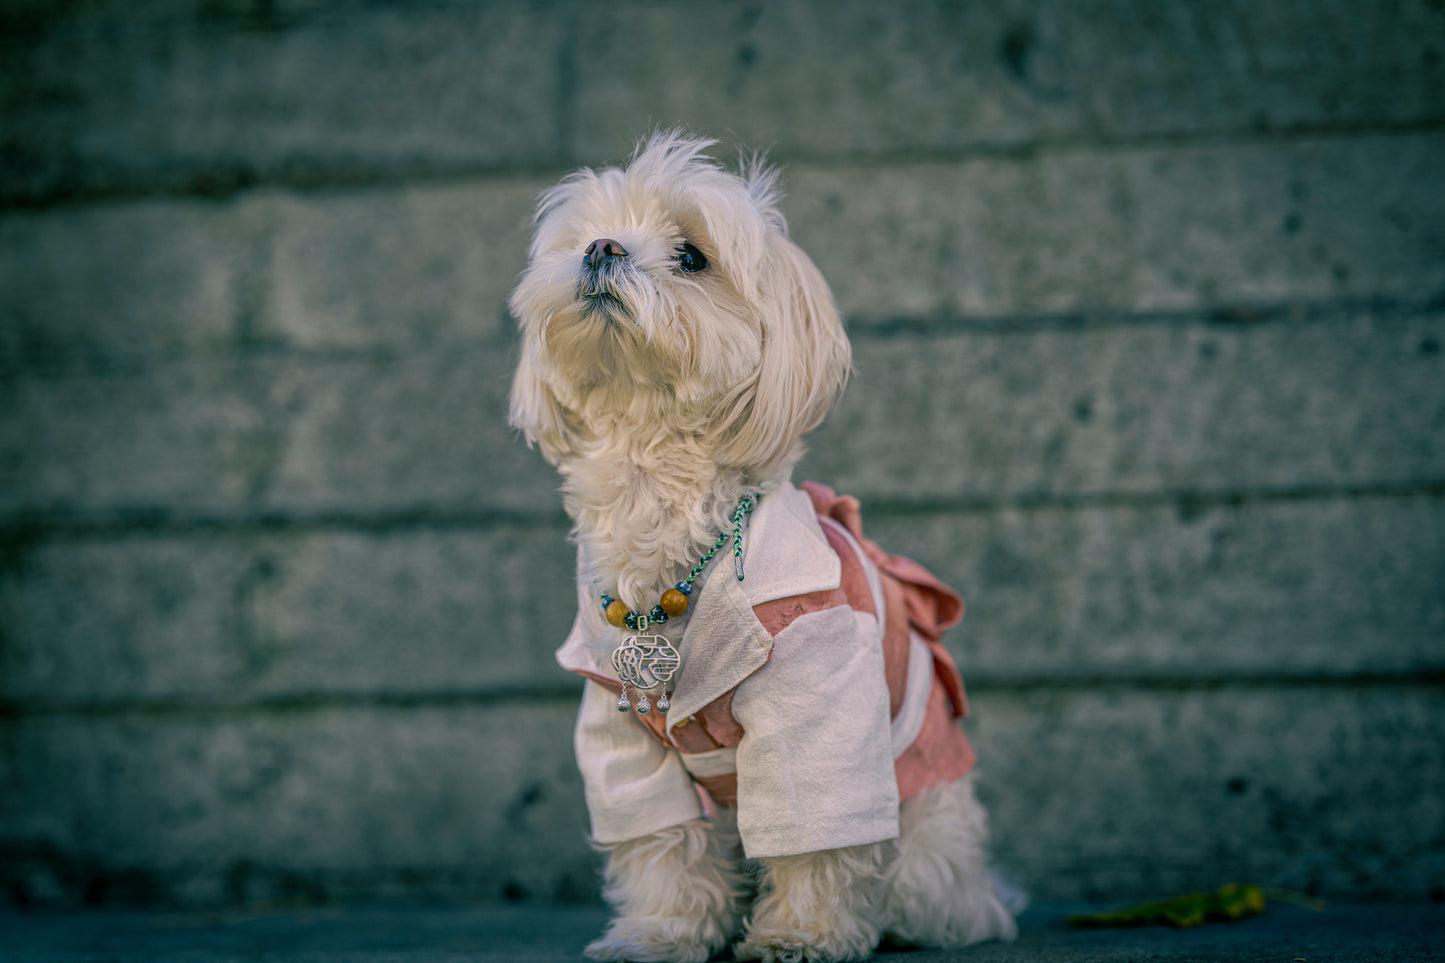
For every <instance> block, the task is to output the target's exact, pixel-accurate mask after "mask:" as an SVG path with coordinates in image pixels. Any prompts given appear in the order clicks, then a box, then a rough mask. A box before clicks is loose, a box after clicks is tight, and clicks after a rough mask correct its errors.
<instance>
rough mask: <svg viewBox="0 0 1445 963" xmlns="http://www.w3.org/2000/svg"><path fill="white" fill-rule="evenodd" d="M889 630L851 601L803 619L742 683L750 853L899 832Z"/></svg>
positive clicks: (856, 841) (788, 851) (741, 782)
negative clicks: (886, 643) (883, 637)
mask: <svg viewBox="0 0 1445 963" xmlns="http://www.w3.org/2000/svg"><path fill="white" fill-rule="evenodd" d="M880 631H881V629H880V626H879V624H878V620H877V619H875V618H874V617H873V616H872V615H871V614H868V613H865V612H855V611H854V610H853V609H852V608H850V607H848V606H839V607H837V608H830V609H824V610H822V611H818V612H810V613H808V614H806V615H802V616H799V617H798V618H797V619H795V620H793V622H792V623H790V624H789V625H788V626H787V627H786V628H784V629H783V630H782V631H781V632H779V633H778V635H777V637H776V638H775V639H774V642H773V653H772V658H771V659H770V660H769V662H768V664H767V665H766V666H764V667H763V668H762V669H759V670H758V671H757V672H755V673H753V675H751V676H749V677H748V678H747V679H746V680H745V681H744V682H743V683H742V684H741V685H740V686H738V689H737V692H736V694H735V695H734V697H733V704H732V709H733V715H734V717H735V718H736V719H737V720H738V722H739V723H741V724H742V727H743V730H744V735H743V737H742V741H741V742H740V743H739V744H738V755H737V767H738V829H739V832H740V833H741V835H742V839H743V846H744V849H745V851H746V853H747V855H748V856H749V857H754V858H755V857H759V856H786V855H792V854H795V853H806V852H814V851H817V850H821V849H835V848H837V847H840V846H856V845H861V844H864V843H874V842H878V841H880V840H884V839H892V838H894V837H896V836H897V835H898V781H897V777H896V776H895V774H894V768H893V750H892V740H891V738H890V724H889V705H888V683H887V680H886V678H885V675H884V668H883V650H882V646H881V644H880V641H879V633H880Z"/></svg>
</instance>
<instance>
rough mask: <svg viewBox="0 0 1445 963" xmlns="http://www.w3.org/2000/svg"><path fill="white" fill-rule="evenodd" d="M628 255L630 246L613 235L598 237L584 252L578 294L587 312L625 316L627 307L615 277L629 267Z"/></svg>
mask: <svg viewBox="0 0 1445 963" xmlns="http://www.w3.org/2000/svg"><path fill="white" fill-rule="evenodd" d="M627 256H628V255H627V248H625V247H623V246H622V245H621V244H620V243H619V242H617V241H615V240H613V239H612V238H610V237H599V238H598V239H597V240H595V241H593V242H592V243H591V244H589V245H587V250H585V251H583V252H582V272H581V276H580V277H579V278H578V282H577V297H578V298H579V299H580V300H581V301H582V302H583V304H584V305H585V306H586V311H587V313H588V314H600V315H602V316H603V317H604V318H606V319H607V320H609V321H615V320H621V319H622V318H624V317H626V315H627V310H626V307H625V306H624V305H623V303H622V299H621V298H619V297H618V296H617V290H616V287H615V280H616V278H617V275H618V274H620V273H622V272H624V271H625V270H626V269H627V268H628V267H629V263H628V260H627Z"/></svg>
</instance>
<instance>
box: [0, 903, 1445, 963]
mask: <svg viewBox="0 0 1445 963" xmlns="http://www.w3.org/2000/svg"><path fill="white" fill-rule="evenodd" d="M1078 908H1079V907H1078V906H1076V905H1066V904H1061V903H1048V904H1043V905H1040V906H1035V907H1032V908H1031V909H1029V910H1028V912H1027V913H1026V914H1025V915H1024V918H1023V933H1022V935H1021V936H1020V938H1019V940H1018V942H1016V943H1013V944H1010V945H997V944H995V945H987V946H982V947H974V948H973V949H970V950H965V951H956V952H944V951H913V952H908V953H901V952H896V951H893V952H887V953H883V954H880V956H879V958H880V959H888V960H897V961H898V963H941V961H945V960H969V961H973V963H1000V961H1016V960H1037V959H1042V958H1048V959H1049V960H1052V961H1065V963H1095V961H1123V960H1130V961H1133V960H1162V961H1186V960H1231V961H1269V963H1275V961H1283V963H1296V961H1307V963H1323V961H1364V960H1439V959H1445V904H1441V903H1434V904H1380V905H1372V906H1368V905H1362V906H1334V907H1330V908H1328V909H1326V910H1325V911H1323V912H1315V911H1312V910H1308V909H1303V908H1300V907H1295V906H1290V905H1277V904H1272V905H1271V906H1270V908H1269V909H1268V910H1267V911H1266V913H1265V914H1264V915H1263V916H1260V917H1256V918H1254V919H1250V920H1245V921H1242V922H1239V923H1230V924H1211V925H1209V926H1205V927H1202V928H1200V929H1196V930H1188V931H1176V930H1169V929H1164V928H1161V927H1150V928H1146V929H1135V930H1087V931H1081V930H1073V929H1070V928H1068V927H1067V926H1065V925H1064V922H1063V917H1064V916H1065V915H1066V914H1067V913H1068V912H1071V911H1074V910H1076V909H1078ZM603 919H604V915H603V911H602V910H600V909H595V908H566V909H541V908H535V907H525V908H520V907H519V908H510V907H490V908H484V909H479V908H460V907H435V906H422V907H411V908H402V907H385V908H369V909H368V908H356V909H346V910H320V911H308V912H298V913H266V914H249V915H247V914H239V913H237V914H189V915H186V914H163V913H143V912H135V911H124V910H118V911H90V912H35V913H13V912H12V913H6V914H0V960H3V961H17V963H62V961H63V963H80V961H87V963H89V961H95V963H100V961H106V963H129V961H140V960H145V961H162V963H181V961H185V963H220V961H229V960H267V961H285V963H302V961H305V963H330V961H338V960H348V961H349V960H363V961H372V963H382V961H385V963H403V961H404V963H414V961H423V960H425V961H459V960H468V961H478V963H480V961H504V960H505V961H513V960H518V961H520V960H526V961H538V963H553V961H558V963H560V961H564V960H566V961H571V960H579V959H581V953H580V951H581V948H582V946H583V945H584V944H585V942H586V941H587V940H588V939H589V938H590V937H591V936H592V935H594V934H595V933H596V932H597V930H598V929H599V927H600V926H601V924H602V922H603Z"/></svg>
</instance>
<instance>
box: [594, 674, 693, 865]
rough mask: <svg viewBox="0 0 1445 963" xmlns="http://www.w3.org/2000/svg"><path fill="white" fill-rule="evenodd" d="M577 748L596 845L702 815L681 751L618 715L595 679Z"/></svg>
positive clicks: (614, 701) (613, 702) (614, 703)
mask: <svg viewBox="0 0 1445 963" xmlns="http://www.w3.org/2000/svg"><path fill="white" fill-rule="evenodd" d="M629 715H630V714H629ZM574 744H575V747H576V750H577V767H578V768H579V769H580V770H581V771H582V783H583V786H584V787H585V789H586V795H587V811H588V813H589V815H590V816H591V818H592V839H593V842H596V843H602V844H610V843H620V842H624V841H626V840H629V839H637V838H638V837H640V836H646V835H647V834H648V833H654V832H657V831H658V830H661V829H666V828H667V827H669V826H675V825H677V824H678V823H684V822H687V821H688V820H690V819H696V818H697V817H698V816H701V815H702V805H701V803H700V801H699V799H698V795H697V791H696V790H695V789H694V788H693V785H692V779H691V778H690V777H689V776H688V774H687V771H686V770H685V769H683V767H682V761H681V760H680V759H679V758H678V755H677V753H675V752H670V751H669V750H668V749H667V748H666V747H665V746H663V745H662V743H660V742H658V741H657V739H656V738H654V737H653V736H652V734H651V733H649V732H648V731H647V730H646V729H645V728H644V727H643V726H642V724H641V723H640V722H638V721H637V720H636V719H633V718H629V717H628V715H623V714H622V713H620V712H618V711H617V697H616V696H614V695H613V694H612V693H610V692H608V691H607V690H606V689H604V688H603V687H602V686H600V685H598V684H597V683H596V682H593V681H591V680H590V679H589V680H588V682H587V686H586V688H585V690H584V691H583V695H582V708H581V710H580V711H579V712H578V715H577V731H576V734H575V738H574Z"/></svg>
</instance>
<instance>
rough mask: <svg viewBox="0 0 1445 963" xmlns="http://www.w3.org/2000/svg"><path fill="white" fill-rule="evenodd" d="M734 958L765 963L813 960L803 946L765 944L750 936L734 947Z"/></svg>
mask: <svg viewBox="0 0 1445 963" xmlns="http://www.w3.org/2000/svg"><path fill="white" fill-rule="evenodd" d="M733 958H734V959H737V960H762V961H763V963H804V961H806V960H813V959H815V957H812V956H809V955H808V951H807V950H806V949H805V948H803V947H802V946H799V945H796V944H791V945H790V944H787V943H765V942H764V941H763V940H759V939H757V938H755V937H754V936H752V935H750V936H748V938H747V939H745V940H743V941H742V942H741V943H739V944H737V945H736V946H734V947H733Z"/></svg>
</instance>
